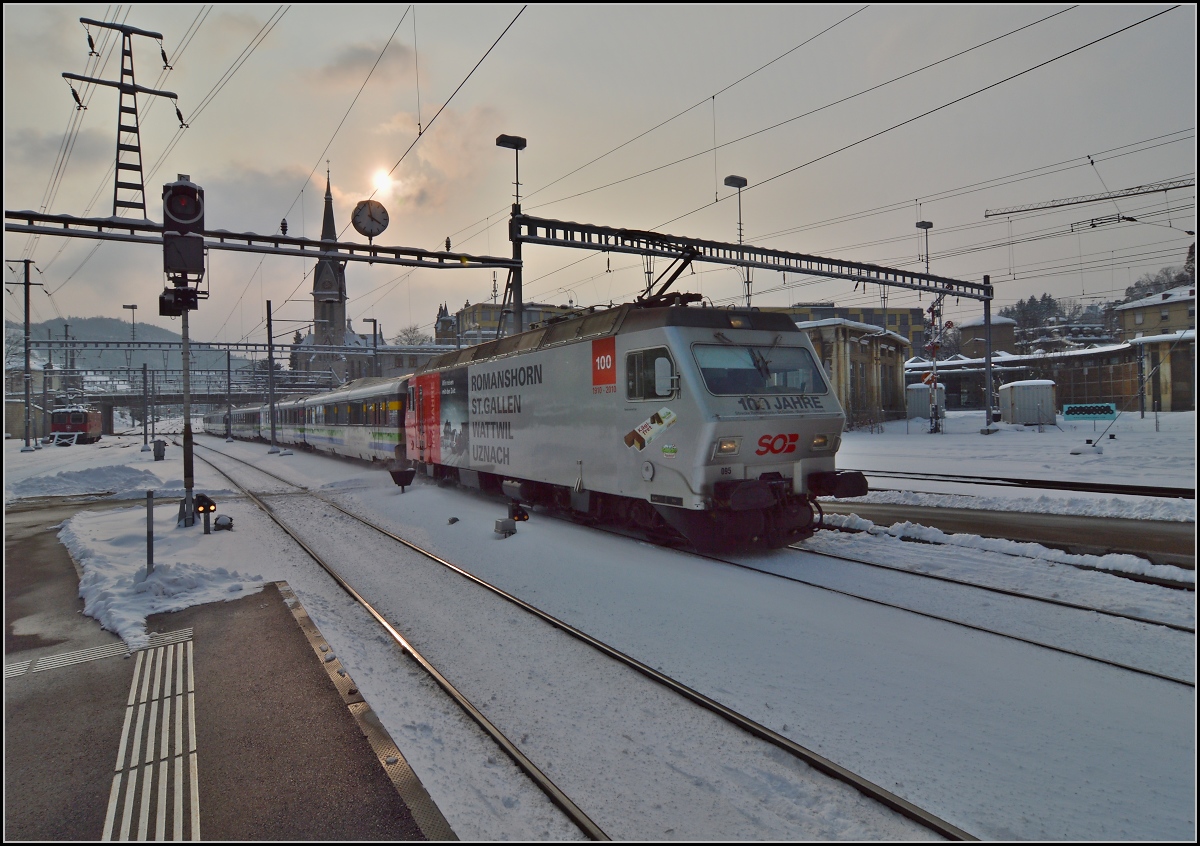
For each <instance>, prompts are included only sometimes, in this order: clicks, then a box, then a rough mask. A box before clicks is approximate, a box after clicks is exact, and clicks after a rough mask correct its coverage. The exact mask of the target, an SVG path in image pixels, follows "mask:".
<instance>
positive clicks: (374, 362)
mask: <svg viewBox="0 0 1200 846" xmlns="http://www.w3.org/2000/svg"><path fill="white" fill-rule="evenodd" d="M363 323H370V324H371V347H372V349H371V375H372V376H378V375H379V373H378V372H376V371H378V370H379V326H378V325H377V324H376V322H375V318H374V317H364V318H363Z"/></svg>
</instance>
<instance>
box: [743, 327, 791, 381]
mask: <svg viewBox="0 0 1200 846" xmlns="http://www.w3.org/2000/svg"><path fill="white" fill-rule="evenodd" d="M782 339H783V336H782V335H776V336H775V340H774V341H772V342H771V346H769V347H767V352H766V354H763V353H760V352H759V351H758V350H757V349H754V348H752V347H746V349H748V350H750V358H752V359H753V360H754V366H755V367H756V368H757V369H758V372H759V373H761V374H762V377H763V378H764V379H770V378H771V359H769V358H767V356H768V355H770V354H771V353H772V352H773V351H774V349H775V347H777V346H778V345H779V342H780V341H781V340H782Z"/></svg>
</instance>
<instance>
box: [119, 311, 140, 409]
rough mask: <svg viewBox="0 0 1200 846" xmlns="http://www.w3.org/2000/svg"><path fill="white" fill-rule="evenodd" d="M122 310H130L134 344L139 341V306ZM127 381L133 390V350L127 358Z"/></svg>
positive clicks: (131, 332) (131, 338) (130, 338)
mask: <svg viewBox="0 0 1200 846" xmlns="http://www.w3.org/2000/svg"><path fill="white" fill-rule="evenodd" d="M121 308H127V309H129V342H130V343H131V344H132V343H133V342H134V341H136V340H137V304H136V303H134V304H133V305H123V306H121ZM125 364H126V368H125V379H126V381H128V382H129V387H130V389H131V390H132V388H133V350H132V349H131V350H130V351H129V355H127V356H125Z"/></svg>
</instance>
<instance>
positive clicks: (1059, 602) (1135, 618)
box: [790, 547, 1196, 635]
mask: <svg viewBox="0 0 1200 846" xmlns="http://www.w3.org/2000/svg"><path fill="white" fill-rule="evenodd" d="M790 548H791V549H793V550H794V551H796V552H804V553H806V554H808V555H820V556H823V557H826V558H833V559H836V560H838V561H852V562H854V563H855V564H862V565H863V566H866V567H875V568H877V569H880V570H887V571H889V572H893V573H903V574H905V575H907V576H916V577H919V578H923V579H932V580H934V581H938V582H944V583H946V584H953V585H962V586H964V587H970V588H975V589H977V590H981V591H985V592H987V593H995V594H997V595H1000V596H1013V597H1019V598H1021V599H1028V600H1030V601H1031V602H1042V603H1045V604H1047V605H1056V606H1058V607H1060V608H1073V609H1075V610H1076V611H1086V612H1088V613H1090V614H1103V615H1104V616H1107V617H1115V618H1117V619H1121V620H1130V621H1131V622H1135V623H1146V624H1147V625H1151V626H1162V627H1164V628H1168V629H1172V630H1174V631H1178V632H1186V633H1188V634H1193V635H1194V634H1195V633H1196V627H1195V626H1188V625H1184V624H1181V623H1172V622H1170V621H1167V620H1156V619H1153V618H1150V617H1142V616H1140V615H1137V614H1123V613H1121V612H1120V611H1113V610H1111V609H1109V608H1096V607H1093V606H1089V605H1081V604H1079V603H1076V602H1068V601H1066V600H1063V599H1057V598H1054V597H1048V596H1037V595H1035V594H1031V593H1022V592H1021V591H1015V590H1009V589H1007V588H1001V587H995V586H992V585H982V584H979V583H978V582H970V581H967V580H965V579H955V578H952V577H950V576H944V575H940V574H938V573H924V572H921V571H920V570H909V569H906V568H904V567H893V566H891V565H889V564H880V563H879V562H878V561H868V560H867V559H865V558H856V557H853V556H849V555H835V554H833V553H831V552H821V551H818V550H812V549H801V548H800V547H790Z"/></svg>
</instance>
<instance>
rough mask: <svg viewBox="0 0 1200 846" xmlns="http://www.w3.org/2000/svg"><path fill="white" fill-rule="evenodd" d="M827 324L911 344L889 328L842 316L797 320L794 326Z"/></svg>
mask: <svg viewBox="0 0 1200 846" xmlns="http://www.w3.org/2000/svg"><path fill="white" fill-rule="evenodd" d="M827 326H844V327H846V328H847V329H856V330H858V331H860V332H866V333H868V334H872V335H879V336H880V337H887V338H888V339H889V340H891V341H894V342H896V343H900V344H906V345H909V346H911V342H910V341H909V340H908V338H906V337H904V336H903V335H901V334H899V333H897V332H893V331H892V330H890V329H881V328H880V327H878V326H876V325H875V324H873V323H859V322H858V321H857V320H847V319H846V318H844V317H827V318H825V319H824V320H797V321H796V328H798V329H820V328H822V327H827Z"/></svg>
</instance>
